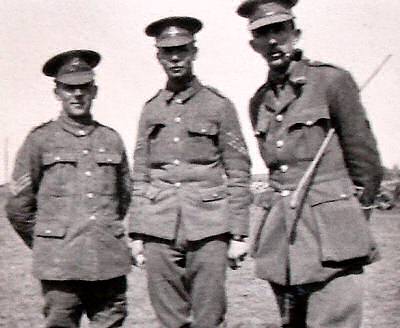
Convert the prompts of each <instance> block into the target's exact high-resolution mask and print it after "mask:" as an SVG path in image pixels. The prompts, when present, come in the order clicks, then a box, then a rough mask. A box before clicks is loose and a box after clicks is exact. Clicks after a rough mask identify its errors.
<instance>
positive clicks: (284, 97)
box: [264, 60, 307, 112]
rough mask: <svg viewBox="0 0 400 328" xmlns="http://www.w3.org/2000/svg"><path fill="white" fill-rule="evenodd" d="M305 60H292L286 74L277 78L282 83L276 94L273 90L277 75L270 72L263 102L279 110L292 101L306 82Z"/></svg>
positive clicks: (275, 110) (274, 109)
mask: <svg viewBox="0 0 400 328" xmlns="http://www.w3.org/2000/svg"><path fill="white" fill-rule="evenodd" d="M306 71H307V62H306V61H304V60H302V61H293V62H292V63H291V65H290V67H289V70H288V72H287V74H286V75H285V76H284V77H280V78H278V79H279V80H280V81H283V85H282V87H281V90H280V92H279V95H278V96H276V95H275V92H274V90H273V88H274V86H275V85H276V82H275V81H276V79H277V77H275V76H273V75H272V73H270V74H269V75H268V81H267V85H268V88H267V91H266V94H265V97H264V104H265V105H266V106H267V107H269V108H270V109H272V110H273V111H274V112H281V111H282V110H283V109H285V108H286V107H287V106H288V105H289V104H290V103H292V102H293V101H294V100H295V99H296V98H297V97H298V95H299V93H300V92H301V90H300V89H301V87H302V86H303V85H304V84H306V83H307V76H306Z"/></svg>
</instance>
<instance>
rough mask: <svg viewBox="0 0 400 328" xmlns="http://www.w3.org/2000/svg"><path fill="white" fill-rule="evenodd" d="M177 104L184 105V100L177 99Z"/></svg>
mask: <svg viewBox="0 0 400 328" xmlns="http://www.w3.org/2000/svg"><path fill="white" fill-rule="evenodd" d="M175 102H176V103H177V104H182V103H183V100H182V99H176V100H175Z"/></svg>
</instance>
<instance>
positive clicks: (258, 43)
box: [250, 21, 300, 70]
mask: <svg viewBox="0 0 400 328" xmlns="http://www.w3.org/2000/svg"><path fill="white" fill-rule="evenodd" d="M299 36H300V31H299V30H296V29H294V25H293V23H292V21H286V22H281V23H276V24H270V25H266V26H262V27H260V28H258V29H256V30H254V31H253V40H251V41H250V43H251V46H252V47H253V49H254V50H255V51H257V52H258V53H259V54H261V55H262V56H263V57H264V58H265V59H266V60H267V62H268V66H269V67H270V69H272V70H279V69H283V68H285V67H287V66H288V65H289V63H290V60H291V55H292V53H293V51H294V46H295V44H296V42H297V41H298V38H299Z"/></svg>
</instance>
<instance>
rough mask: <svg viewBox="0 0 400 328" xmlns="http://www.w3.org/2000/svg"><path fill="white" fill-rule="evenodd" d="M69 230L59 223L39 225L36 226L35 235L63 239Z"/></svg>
mask: <svg viewBox="0 0 400 328" xmlns="http://www.w3.org/2000/svg"><path fill="white" fill-rule="evenodd" d="M66 231H67V228H66V227H65V225H63V224H60V223H58V222H52V223H38V224H37V225H36V226H35V235H36V236H39V237H48V238H63V237H64V236H65V234H66Z"/></svg>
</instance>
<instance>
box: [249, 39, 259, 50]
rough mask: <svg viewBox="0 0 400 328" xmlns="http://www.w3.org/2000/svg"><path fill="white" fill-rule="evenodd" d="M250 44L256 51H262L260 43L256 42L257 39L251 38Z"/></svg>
mask: <svg viewBox="0 0 400 328" xmlns="http://www.w3.org/2000/svg"><path fill="white" fill-rule="evenodd" d="M249 44H250V47H252V49H253V50H254V51H255V52H258V53H259V52H260V45H259V43H258V42H256V40H254V39H252V40H250V41H249Z"/></svg>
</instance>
